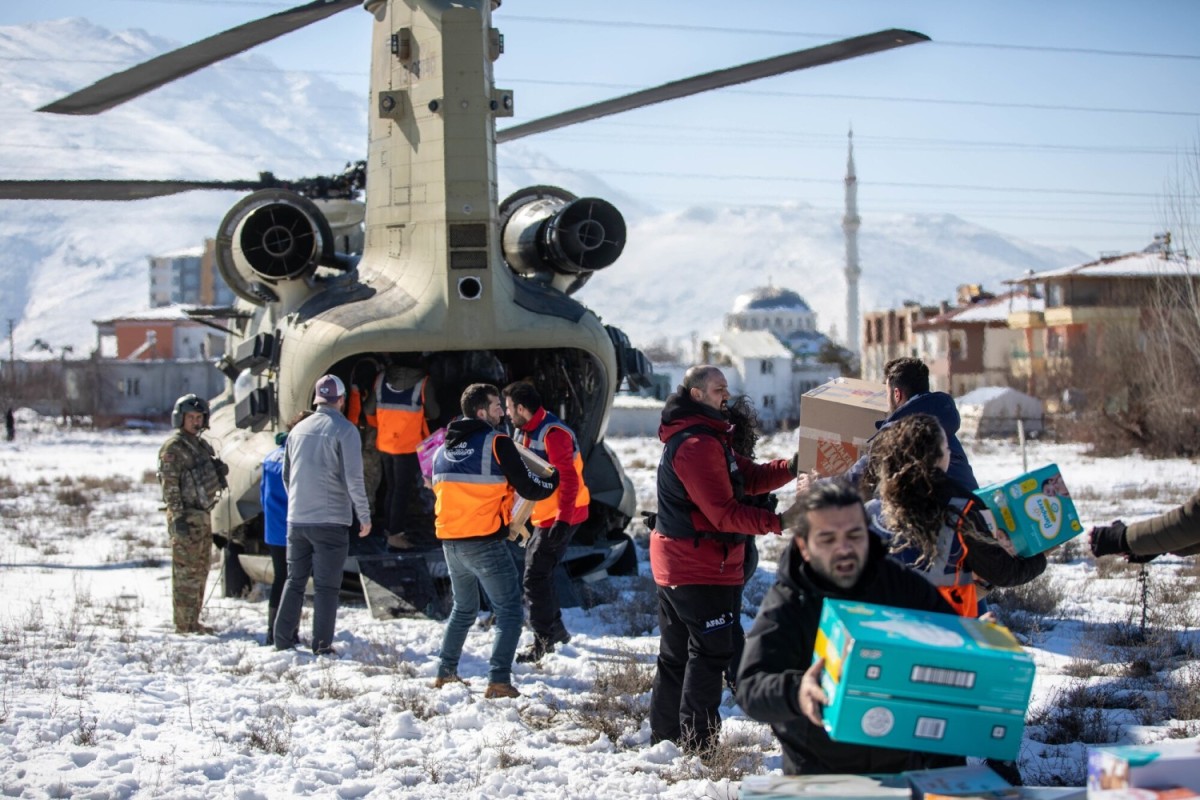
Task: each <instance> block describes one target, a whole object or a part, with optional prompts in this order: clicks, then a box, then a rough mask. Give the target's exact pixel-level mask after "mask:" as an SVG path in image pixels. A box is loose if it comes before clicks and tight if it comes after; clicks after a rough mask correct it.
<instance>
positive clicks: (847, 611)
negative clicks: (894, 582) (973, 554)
mask: <svg viewBox="0 0 1200 800" xmlns="http://www.w3.org/2000/svg"><path fill="white" fill-rule="evenodd" d="M819 657H820V658H824V659H825V669H824V671H823V672H822V674H821V688H822V689H824V690H825V694H826V696H828V697H829V701H830V703H829V706H828V707H826V709H825V718H824V720H825V729H826V730H827V731H828V732H829V736H830V738H832V739H834V740H836V741H840V742H852V743H855V744H866V745H872V746H875V747H895V748H899V749H902V750H918V751H922V752H928V753H946V754H950V755H962V756H980V757H985V758H999V759H1010V760H1011V759H1015V758H1016V756H1017V752H1018V750H1019V749H1020V746H1021V734H1022V732H1023V731H1024V728H1025V709H1026V708H1027V707H1028V705H1029V697H1030V694H1031V693H1032V691H1033V677H1034V664H1033V657H1032V656H1030V655H1029V654H1028V653H1026V652H1025V651H1024V650H1023V649H1022V648H1021V645H1020V644H1018V643H1017V640H1016V639H1015V638H1014V637H1013V635H1012V634H1011V633H1009V631H1008V629H1007V628H1005V627H1003V626H1001V625H996V624H995V623H991V622H982V621H980V620H977V619H971V618H967V617H960V616H957V615H954V614H934V613H929V612H924V611H912V610H909V609H902V608H891V607H888V606H878V605H871V604H868V603H854V602H847V601H843V600H826V601H825V604H824V606H823V607H822V609H821V624H820V629H819V630H818V632H817V640H816V643H815V645H814V647H813V658H814V660H815V659H816V658H819Z"/></svg>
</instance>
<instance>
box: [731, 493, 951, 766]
mask: <svg viewBox="0 0 1200 800" xmlns="http://www.w3.org/2000/svg"><path fill="white" fill-rule="evenodd" d="M790 511H791V512H793V513H794V514H795V517H796V518H795V519H790V518H789V519H788V520H787V522H788V523H789V525H791V526H792V527H793V528H794V529H795V533H796V535H795V539H794V540H793V546H792V547H789V548H788V549H787V550H786V551H785V552H784V554H783V556H782V557H781V558H780V561H779V573H778V577H777V579H776V582H775V585H774V586H773V587H771V590H770V591H769V592H768V593H767V596H766V597H765V598H764V599H763V602H762V605H761V606H760V607H759V611H758V617H757V618H756V619H755V620H754V627H753V628H752V629H751V630H750V633H749V634H748V635H747V636H746V649H745V652H744V653H743V655H742V663H741V667H740V668H739V669H738V676H737V700H738V704H739V705H740V706H741V707H742V709H743V710H744V711H745V712H746V714H747V716H749V717H751V718H752V719H756V720H759V721H760V722H766V723H769V724H770V725H771V729H772V730H773V731H774V732H775V735H776V736H777V737H779V743H780V745H781V747H782V749H783V771H784V773H785V774H788V775H801V774H804V775H819V774H829V773H841V772H847V773H849V772H873V773H896V772H902V771H904V770H908V769H924V768H931V767H943V766H951V765H955V764H962V763H964V761H963V759H961V758H957V757H955V756H943V755H932V754H928V753H917V752H910V751H907V750H895V749H891V748H884V747H869V746H866V745H859V744H847V743H843V742H835V741H833V740H832V739H830V738H829V736H828V735H827V734H826V733H825V729H824V727H823V726H822V724H821V716H822V712H823V709H824V706H825V705H827V704H828V699H827V698H826V697H825V694H824V692H822V691H821V687H820V675H821V668H822V666H823V664H822V662H821V661H817V662H816V663H810V662H812V655H813V643H814V641H815V639H816V636H817V628H818V625H819V623H820V619H821V606H822V605H823V604H824V600H825V598H826V597H830V598H833V599H838V600H843V599H844V600H858V601H861V602H865V603H878V604H881V605H890V606H898V607H900V608H912V609H917V610H921V611H936V612H940V613H945V614H949V613H952V610H951V608H950V606H949V605H948V604H947V603H946V601H945V600H943V599H942V597H941V595H939V594H938V593H937V590H936V589H934V588H933V586H932V585H931V584H930V583H929V582H928V581H926V580H925V579H924V578H922V577H921V576H920V575H918V574H917V573H915V572H913V571H912V570H909V569H907V568H905V567H903V566H901V565H899V564H896V563H895V562H893V561H889V560H888V559H887V557H886V555H885V553H884V549H883V545H882V543H881V542H880V541H879V539H878V538H877V537H876V536H875V535H874V534H873V533H871V532H870V531H869V530H868V528H867V515H866V511H865V510H864V508H863V503H862V499H861V498H860V497H859V496H858V493H857V492H855V490H854V489H853V488H852V487H851V486H850V485H849V484H848V483H846V482H844V481H838V480H835V481H822V482H820V483H818V484H816V485H815V486H813V487H812V488H811V489H810V490H809V491H808V493H807V494H805V495H804V496H802V497H800V498H798V499H797V501H796V505H795V506H793V507H792V509H791V510H790ZM790 516H791V514H789V517H790Z"/></svg>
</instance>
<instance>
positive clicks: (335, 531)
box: [274, 525, 350, 653]
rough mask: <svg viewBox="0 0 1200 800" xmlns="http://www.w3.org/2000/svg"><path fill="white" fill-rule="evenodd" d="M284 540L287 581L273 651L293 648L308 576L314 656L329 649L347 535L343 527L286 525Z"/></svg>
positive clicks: (344, 558) (346, 548)
mask: <svg viewBox="0 0 1200 800" xmlns="http://www.w3.org/2000/svg"><path fill="white" fill-rule="evenodd" d="M287 537H288V538H287V541H288V543H287V561H288V577H287V583H286V584H285V585H284V587H283V599H282V601H281V602H280V603H279V614H278V615H277V616H276V617H275V631H274V634H275V649H276V650H288V649H290V648H291V647H292V646H293V645H295V644H296V639H295V634H296V629H297V628H298V627H299V626H300V614H301V612H302V611H303V610H304V587H305V586H306V585H307V584H308V577H309V576H310V575H311V576H312V579H313V619H312V649H313V652H314V653H315V652H317V651H319V650H325V649H327V648H329V647H331V646H332V645H333V629H334V626H335V624H336V622H337V612H338V591H339V590H340V589H341V588H342V569H343V568H344V567H345V566H346V552H347V551H348V550H349V549H350V531H349V529H348V528H347V527H346V526H345V525H288V534H287Z"/></svg>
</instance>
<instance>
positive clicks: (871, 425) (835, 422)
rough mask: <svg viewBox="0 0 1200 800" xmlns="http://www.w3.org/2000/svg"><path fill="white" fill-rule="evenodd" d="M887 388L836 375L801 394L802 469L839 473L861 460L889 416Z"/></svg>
mask: <svg viewBox="0 0 1200 800" xmlns="http://www.w3.org/2000/svg"><path fill="white" fill-rule="evenodd" d="M887 413H888V403H887V387H886V386H885V385H883V384H882V383H870V382H869V381H860V380H856V379H854V378H834V379H833V380H831V381H829V383H825V384H822V385H821V386H818V387H817V388H815V389H812V390H810V391H807V392H805V393H804V394H803V395H801V396H800V456H799V460H798V462H797V463H798V466H799V468H800V469H801V470H802V471H804V472H809V471H811V470H814V469H815V470H816V471H817V472H818V473H820V474H821V475H840V474H841V473H843V472H845V471H846V470H848V469H850V467H851V465H853V464H854V462H855V461H857V460H858V457H859V455H861V451H862V447H863V445H864V444H866V443H867V440H868V439H870V438H871V437H872V436H874V435H875V431H876V428H875V423H876V422H878V421H879V420H881V419H883V418H884V417H886V416H887Z"/></svg>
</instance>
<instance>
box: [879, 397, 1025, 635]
mask: <svg viewBox="0 0 1200 800" xmlns="http://www.w3.org/2000/svg"><path fill="white" fill-rule="evenodd" d="M949 463H950V451H949V446H948V444H947V441H946V433H945V431H943V430H942V426H941V425H940V424H939V423H938V421H937V419H936V418H935V417H932V416H930V415H928V414H914V415H912V416H910V417H905V418H904V419H901V420H898V421H897V422H896V423H895V424H893V425H890V426H888V427H887V428H884V429H883V430H881V431H880V432H879V435H878V436H876V437H875V440H874V441H873V442H872V443H871V453H870V461H869V463H868V466H867V471H866V473H865V474H864V476H863V482H862V484H861V489H862V491H863V493H864V496H868V497H869V496H871V495H872V494H874V495H875V497H876V499H875V500H872V501H871V502H869V503H868V504H867V513H868V515H869V516H870V518H871V523H872V527H874V528H876V530H877V531H878V532H879V534H880V535H881V536H882V537H883V539H884V541H885V543H887V544H888V549H889V555H890V557H891V558H893V559H895V560H897V561H900V562H902V563H905V564H908V565H909V566H911V567H912V568H913V569H916V570H918V571H919V572H921V573H922V574H923V575H924V576H925V577H926V578H927V579H928V580H929V581H930V582H931V583H933V584H934V585H935V586H937V587H938V590H939V591H940V592H941V593H942V595H943V596H944V597H945V598H946V600H947V601H949V602H950V604H951V605H953V606H954V607H955V609H956V610H957V611H958V613H960V614H962V615H963V616H969V617H974V616H978V614H979V607H978V600H979V597H978V584H980V583H982V584H983V585H984V586H1019V585H1020V584H1023V583H1028V582H1029V581H1031V580H1033V579H1034V578H1036V577H1037V576H1038V575H1041V574H1042V572H1043V571H1044V570H1045V569H1046V557H1045V555H1042V554H1039V555H1036V556H1033V557H1031V558H1021V557H1019V556H1017V555H1015V554H1014V553H1012V552H1011V551H1010V550H1009V549H1008V547H1011V545H1008V547H1005V546H1004V545H1002V544H1000V543H999V542H997V540H996V539H994V538H993V537H992V534H991V533H990V531H989V529H988V525H987V523H986V522H985V521H984V518H983V516H982V515H981V514H980V509H981V508H982V505H981V503H980V501H979V500H978V499H977V498H976V497H975V496H974V495H973V494H972V493H971V491H970V490H969V489H967V488H966V487H964V486H961V485H960V484H958V483H955V482H954V481H953V480H952V479H951V478H950V477H949V476H947V475H946V468H947V467H948V466H949Z"/></svg>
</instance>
